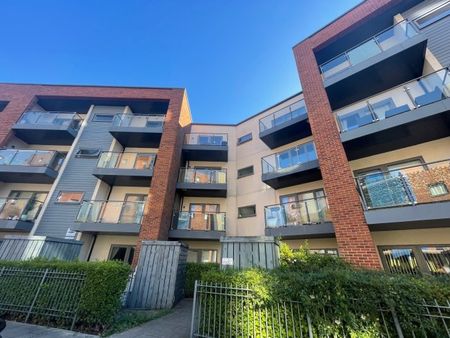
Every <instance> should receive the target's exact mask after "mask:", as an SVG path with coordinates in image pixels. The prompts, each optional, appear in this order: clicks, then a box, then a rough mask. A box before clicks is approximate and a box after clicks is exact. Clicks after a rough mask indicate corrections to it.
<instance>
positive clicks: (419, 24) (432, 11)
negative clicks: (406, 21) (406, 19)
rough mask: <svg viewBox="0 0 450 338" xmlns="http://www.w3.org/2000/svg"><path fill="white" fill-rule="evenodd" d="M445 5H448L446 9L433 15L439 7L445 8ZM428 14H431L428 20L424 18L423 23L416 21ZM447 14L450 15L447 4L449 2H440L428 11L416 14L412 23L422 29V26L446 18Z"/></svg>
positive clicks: (424, 26)
mask: <svg viewBox="0 0 450 338" xmlns="http://www.w3.org/2000/svg"><path fill="white" fill-rule="evenodd" d="M445 6H448V8H447V10H446V11H444V12H442V13H439V14H437V15H435V16H433V13H434V12H436V11H438V10H439V9H441V8H445ZM429 15H431V17H430V18H429V19H428V20H426V21H425V22H424V23H419V22H418V21H419V20H421V19H425V18H426V17H427V16H429ZM449 15H450V6H449V3H448V2H447V3H442V4H440V5H438V6H436V7H434V8H432V9H430V10H429V11H428V12H426V13H423V14H422V15H420V16H418V17H417V18H415V19H414V20H413V21H414V24H415V25H416V27H417V28H418V29H420V30H422V29H424V28H426V27H428V26H430V25H432V24H434V23H435V22H438V21H440V20H442V19H444V18H446V17H447V16H449Z"/></svg>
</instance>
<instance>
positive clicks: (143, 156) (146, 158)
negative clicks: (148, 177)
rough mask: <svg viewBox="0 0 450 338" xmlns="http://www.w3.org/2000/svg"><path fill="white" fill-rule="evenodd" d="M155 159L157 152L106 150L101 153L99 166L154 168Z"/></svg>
mask: <svg viewBox="0 0 450 338" xmlns="http://www.w3.org/2000/svg"><path fill="white" fill-rule="evenodd" d="M155 160H156V154H155V153H133V152H124V153H120V152H111V151H105V152H102V153H101V155H100V158H99V160H98V162H97V168H112V169H138V170H145V169H151V168H153V165H154V164H155Z"/></svg>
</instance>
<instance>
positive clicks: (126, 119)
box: [112, 114, 165, 128]
mask: <svg viewBox="0 0 450 338" xmlns="http://www.w3.org/2000/svg"><path fill="white" fill-rule="evenodd" d="M164 119H165V115H135V114H117V115H114V118H113V121H112V125H113V126H115V127H135V128H162V126H163V125H164Z"/></svg>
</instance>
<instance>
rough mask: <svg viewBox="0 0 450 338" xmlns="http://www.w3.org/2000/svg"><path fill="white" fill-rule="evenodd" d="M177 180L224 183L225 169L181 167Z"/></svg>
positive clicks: (225, 181) (225, 179)
mask: <svg viewBox="0 0 450 338" xmlns="http://www.w3.org/2000/svg"><path fill="white" fill-rule="evenodd" d="M178 182H183V183H198V184H226V183H227V171H226V170H225V169H193V168H181V169H180V175H179V177H178Z"/></svg>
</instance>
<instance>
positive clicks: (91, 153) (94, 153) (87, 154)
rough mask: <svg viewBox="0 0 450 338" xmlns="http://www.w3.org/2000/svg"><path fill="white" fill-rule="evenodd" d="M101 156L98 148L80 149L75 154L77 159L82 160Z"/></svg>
mask: <svg viewBox="0 0 450 338" xmlns="http://www.w3.org/2000/svg"><path fill="white" fill-rule="evenodd" d="M99 155H100V149H98V148H96V149H94V148H80V149H78V151H77V152H76V154H75V157H80V158H97V157H98V156H99Z"/></svg>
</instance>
